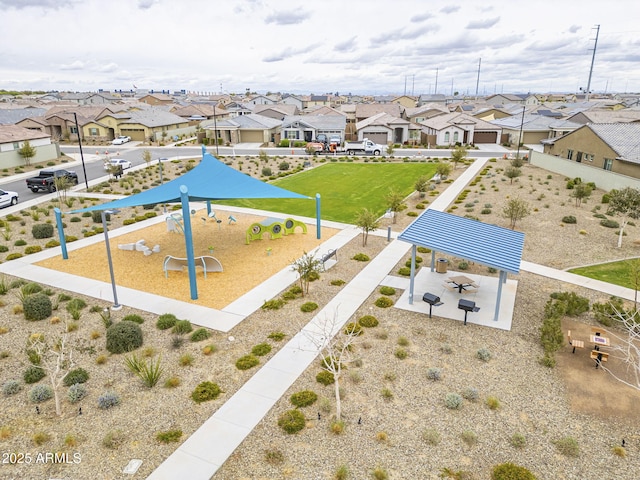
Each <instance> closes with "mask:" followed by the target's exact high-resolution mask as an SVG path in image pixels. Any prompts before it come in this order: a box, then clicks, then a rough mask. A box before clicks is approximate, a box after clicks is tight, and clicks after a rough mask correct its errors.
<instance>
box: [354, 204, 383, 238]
mask: <svg viewBox="0 0 640 480" xmlns="http://www.w3.org/2000/svg"><path fill="white" fill-rule="evenodd" d="M355 224H356V226H357V227H359V228H360V229H362V246H363V247H366V246H367V239H368V238H369V232H372V231H373V230H376V229H377V228H378V227H379V226H380V219H379V218H378V216H377V215H376V214H375V213H373V212H372V211H371V210H369V209H368V208H363V209H362V210H360V212H358V213H357V214H356V221H355Z"/></svg>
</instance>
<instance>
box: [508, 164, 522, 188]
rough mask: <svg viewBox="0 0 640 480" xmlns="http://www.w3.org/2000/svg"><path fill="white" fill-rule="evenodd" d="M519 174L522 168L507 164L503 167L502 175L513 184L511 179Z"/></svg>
mask: <svg viewBox="0 0 640 480" xmlns="http://www.w3.org/2000/svg"><path fill="white" fill-rule="evenodd" d="M520 175H522V170H520V169H519V168H518V167H514V166H509V167H507V168H505V169H504V176H505V177H507V178H508V179H509V180H510V182H509V183H510V184H513V179H514V178H518V177H519V176H520Z"/></svg>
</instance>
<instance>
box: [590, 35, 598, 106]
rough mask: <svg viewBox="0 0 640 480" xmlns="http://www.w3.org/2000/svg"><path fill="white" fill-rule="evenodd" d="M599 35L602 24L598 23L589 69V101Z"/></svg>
mask: <svg viewBox="0 0 640 480" xmlns="http://www.w3.org/2000/svg"><path fill="white" fill-rule="evenodd" d="M598 35H600V25H596V38H595V43H594V44H593V55H592V56H591V68H590V69H589V81H588V82H587V102H588V101H589V93H590V92H591V75H592V74H593V63H594V62H595V60H596V48H598Z"/></svg>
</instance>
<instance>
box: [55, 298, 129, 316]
mask: <svg viewBox="0 0 640 480" xmlns="http://www.w3.org/2000/svg"><path fill="white" fill-rule="evenodd" d="M86 306H87V302H85V301H84V300H83V299H81V298H72V299H71V300H69V303H67V306H66V307H65V308H66V309H67V312H72V311H73V310H82V309H83V308H85V307H86ZM125 320H126V317H125Z"/></svg>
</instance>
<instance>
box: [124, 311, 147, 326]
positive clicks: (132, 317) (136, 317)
mask: <svg viewBox="0 0 640 480" xmlns="http://www.w3.org/2000/svg"><path fill="white" fill-rule="evenodd" d="M122 320H126V321H127V322H133V323H137V324H138V325H140V324H142V323H144V318H142V317H141V316H140V315H136V314H135V313H132V314H129V315H125V317H124V318H123V319H122Z"/></svg>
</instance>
